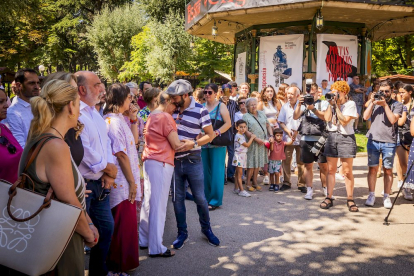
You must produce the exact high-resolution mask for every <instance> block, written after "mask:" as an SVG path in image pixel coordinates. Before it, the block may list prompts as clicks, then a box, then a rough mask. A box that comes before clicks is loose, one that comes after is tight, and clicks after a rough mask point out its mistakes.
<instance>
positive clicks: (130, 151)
mask: <svg viewBox="0 0 414 276" xmlns="http://www.w3.org/2000/svg"><path fill="white" fill-rule="evenodd" d="M104 120H105V122H106V127H107V129H108V136H109V139H110V140H111V148H112V154H113V155H115V153H117V152H121V151H122V152H124V153H125V154H126V155H127V156H128V157H129V163H130V165H131V171H132V175H133V176H134V179H135V184H136V185H137V195H136V197H135V200H136V201H141V196H142V193H141V181H140V174H139V170H140V166H139V161H138V152H137V149H136V147H135V139H134V135H133V134H132V131H131V129H130V127H129V126H128V124H127V122H126V120H125V118H124V116H123V115H122V114H120V113H118V114H115V113H109V114H107V115H105V116H104ZM115 166H116V167H117V169H118V174H117V175H116V179H115V185H114V187H112V189H111V196H110V197H109V203H110V207H111V209H112V208H114V207H115V206H117V205H118V204H119V203H121V202H122V201H124V200H127V199H128V196H129V183H128V181H127V179H126V178H125V175H124V174H123V173H122V169H121V166H120V165H119V162H118V159H117V158H115Z"/></svg>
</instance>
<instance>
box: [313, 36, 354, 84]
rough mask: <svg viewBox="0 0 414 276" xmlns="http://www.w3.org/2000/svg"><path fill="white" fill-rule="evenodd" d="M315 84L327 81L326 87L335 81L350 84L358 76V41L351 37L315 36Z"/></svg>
mask: <svg viewBox="0 0 414 276" xmlns="http://www.w3.org/2000/svg"><path fill="white" fill-rule="evenodd" d="M317 49H318V55H317V66H316V83H317V84H318V85H321V83H322V80H327V81H328V87H330V86H331V84H332V83H334V82H335V81H337V80H346V81H348V83H351V82H352V77H353V76H355V75H357V74H358V68H357V67H358V39H357V37H356V36H353V35H336V34H318V35H317Z"/></svg>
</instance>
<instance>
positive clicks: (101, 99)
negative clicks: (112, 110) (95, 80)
mask: <svg viewBox="0 0 414 276" xmlns="http://www.w3.org/2000/svg"><path fill="white" fill-rule="evenodd" d="M99 92H100V94H99V103H97V104H96V105H95V108H96V111H98V112H99V114H100V115H101V116H102V117H103V110H104V108H105V103H106V89H105V84H103V83H101V90H100V91H99Z"/></svg>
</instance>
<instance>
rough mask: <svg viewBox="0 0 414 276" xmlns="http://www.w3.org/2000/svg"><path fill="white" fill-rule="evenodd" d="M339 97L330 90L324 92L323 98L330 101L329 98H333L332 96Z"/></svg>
mask: <svg viewBox="0 0 414 276" xmlns="http://www.w3.org/2000/svg"><path fill="white" fill-rule="evenodd" d="M335 97H336V98H337V99H338V98H339V96H338V93H332V92H330V93H326V94H325V99H326V100H327V101H330V100H333V99H334V98H335Z"/></svg>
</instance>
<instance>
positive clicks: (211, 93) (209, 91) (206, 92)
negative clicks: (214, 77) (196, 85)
mask: <svg viewBox="0 0 414 276" xmlns="http://www.w3.org/2000/svg"><path fill="white" fill-rule="evenodd" d="M203 93H204V95H207V94H209V95H213V93H214V92H213V91H211V90H204V92H203Z"/></svg>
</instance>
